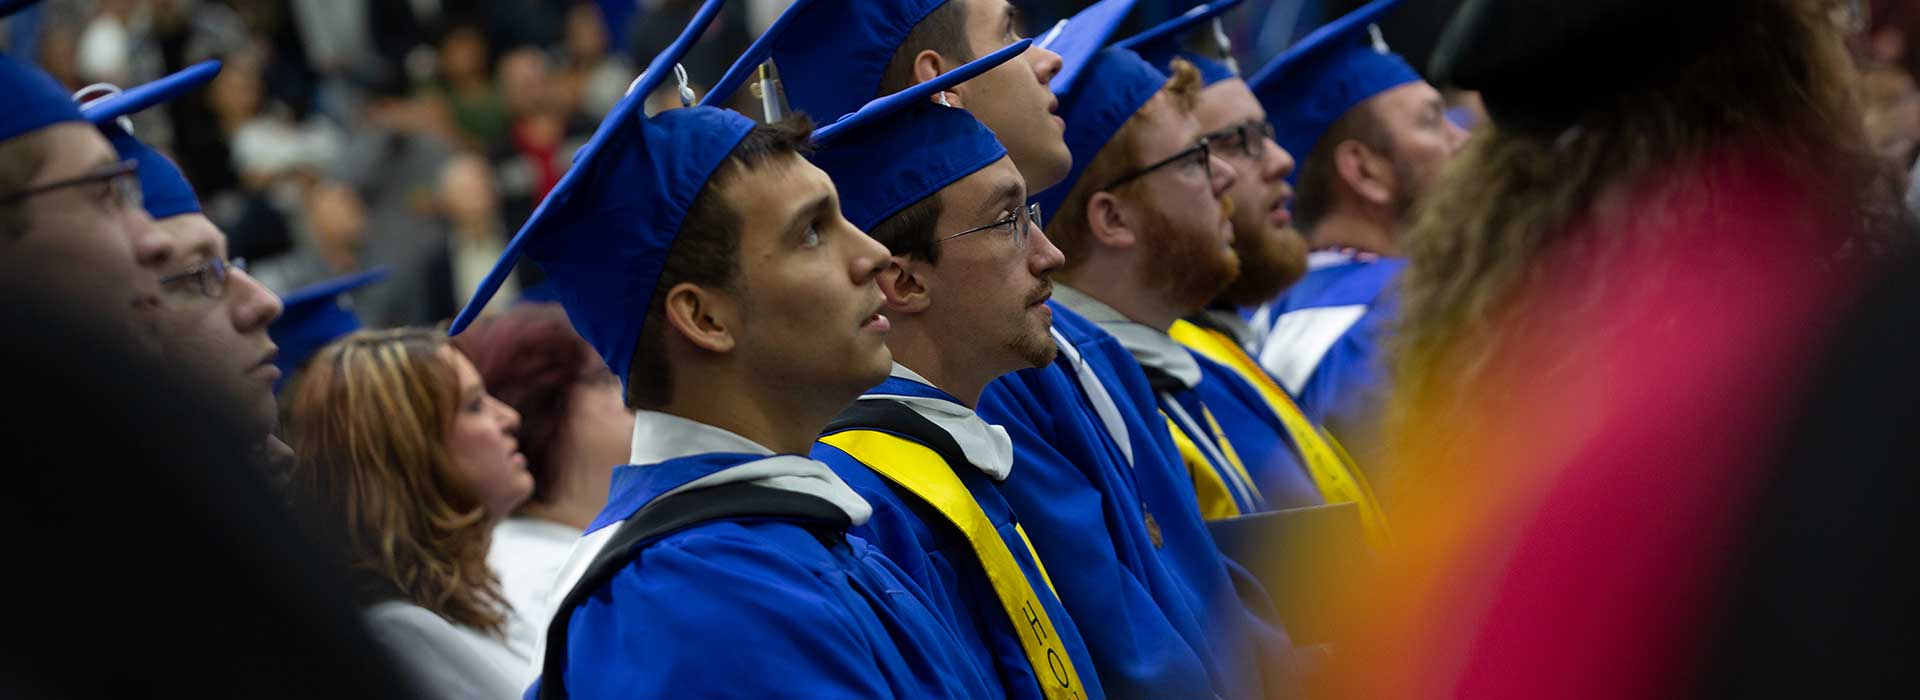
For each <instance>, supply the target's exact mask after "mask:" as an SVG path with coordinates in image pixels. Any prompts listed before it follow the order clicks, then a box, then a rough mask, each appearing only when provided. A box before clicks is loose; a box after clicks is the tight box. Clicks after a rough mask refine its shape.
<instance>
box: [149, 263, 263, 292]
mask: <svg viewBox="0 0 1920 700" xmlns="http://www.w3.org/2000/svg"><path fill="white" fill-rule="evenodd" d="M246 269H247V259H246V258H234V259H233V260H231V261H228V260H222V259H220V258H207V259H206V260H202V261H200V262H197V263H194V264H193V266H192V267H189V268H187V269H185V270H182V271H180V272H176V273H173V274H171V275H167V276H165V277H161V278H160V288H161V289H163V290H166V291H169V292H172V291H175V290H178V291H180V292H182V293H191V294H198V295H200V296H203V297H206V298H208V299H219V298H220V297H223V296H226V295H227V279H228V278H229V277H230V276H232V274H233V273H234V271H236V270H238V271H241V272H245V271H246Z"/></svg>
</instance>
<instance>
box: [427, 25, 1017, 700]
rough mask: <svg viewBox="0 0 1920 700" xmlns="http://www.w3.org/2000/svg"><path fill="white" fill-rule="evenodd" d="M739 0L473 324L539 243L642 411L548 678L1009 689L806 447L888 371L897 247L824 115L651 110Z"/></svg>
mask: <svg viewBox="0 0 1920 700" xmlns="http://www.w3.org/2000/svg"><path fill="white" fill-rule="evenodd" d="M720 6H721V3H720V2H719V1H718V0H710V1H709V2H707V3H706V4H705V5H703V6H702V7H701V9H700V11H699V13H698V14H697V15H696V16H695V18H694V21H693V23H692V24H691V26H689V27H688V28H687V30H686V31H685V32H684V33H683V34H682V35H681V36H680V37H679V38H678V39H677V40H676V41H675V42H674V43H673V44H672V45H670V46H669V47H668V48H667V49H666V50H665V51H663V52H662V53H661V54H660V56H658V57H657V58H655V59H654V61H653V63H652V64H651V65H650V66H648V68H647V70H646V72H645V73H643V74H642V78H641V79H640V80H638V81H636V85H635V87H634V89H632V90H630V91H629V93H628V95H627V97H626V98H624V99H623V100H622V101H621V102H620V104H619V105H618V106H616V107H615V109H614V111H613V112H612V113H611V114H610V115H608V117H607V118H606V120H605V121H604V122H603V123H602V125H601V127H600V129H599V130H598V132H596V133H595V135H594V136H593V138H592V139H591V140H590V141H588V143H587V144H586V145H585V146H584V147H582V150H581V152H580V154H579V155H578V156H577V157H576V159H575V161H574V164H573V167H572V168H570V169H569V170H568V171H567V173H566V174H565V175H564V176H563V177H562V179H561V181H560V183H559V184H558V185H557V186H556V188H555V190H554V191H553V193H552V194H550V195H548V197H547V198H546V199H545V200H544V201H543V202H542V203H541V205H540V207H539V208H538V209H537V210H536V211H535V213H534V214H533V216H532V218H531V219H530V220H529V221H528V223H527V224H526V226H525V227H524V228H523V229H522V230H521V231H520V233H519V234H518V235H517V236H515V237H514V239H513V240H512V241H510V242H509V244H508V250H507V252H506V254H505V255H504V256H503V258H502V259H501V261H500V262H499V264H498V265H496V266H495V268H494V270H493V272H492V273H491V274H490V275H489V276H488V277H487V278H486V280H485V281H484V282H483V284H482V285H481V286H480V288H479V291H478V292H477V293H476V294H475V297H474V298H473V299H472V300H471V301H470V302H469V303H468V304H467V306H466V308H465V309H464V310H462V312H461V313H460V315H459V316H458V317H457V318H455V320H454V323H453V326H452V331H453V332H454V333H458V332H460V331H461V330H463V329H465V328H466V327H467V325H468V324H470V323H471V322H472V321H473V320H474V318H475V317H476V316H477V315H478V312H479V310H480V309H482V308H484V307H485V305H486V302H487V300H488V298H489V297H490V296H491V295H492V294H493V292H494V291H495V290H496V289H498V287H499V284H500V282H501V281H502V280H503V279H504V277H505V276H506V275H507V274H509V273H510V272H511V271H512V269H513V265H514V262H515V261H516V260H518V259H519V258H520V257H521V256H523V255H524V256H525V257H526V258H528V259H530V260H532V261H533V262H534V263H536V264H538V265H540V266H541V267H542V268H543V269H544V270H545V272H546V273H547V275H548V280H549V281H550V282H551V283H552V285H553V288H554V292H555V294H556V295H557V296H558V297H559V298H560V302H561V305H562V306H563V307H564V308H565V309H566V312H567V316H568V318H569V320H571V321H572V323H573V325H574V328H575V329H576V330H578V331H579V332H580V335H581V336H582V337H583V338H585V339H586V340H587V342H588V344H589V345H592V346H593V347H594V349H595V351H596V352H598V353H599V354H600V356H601V358H602V359H603V360H604V361H605V362H606V363H607V366H608V367H609V369H611V370H612V372H613V373H614V375H615V376H617V377H619V378H620V380H621V382H622V385H623V387H624V389H625V391H626V397H627V403H628V405H629V406H632V407H635V408H637V409H641V410H639V411H638V415H637V416H636V418H635V422H634V436H633V453H632V464H630V465H627V466H621V467H616V468H615V470H614V476H613V482H612V485H611V491H610V493H609V496H608V499H607V506H606V509H605V510H603V511H602V512H601V514H600V515H599V517H597V518H596V519H595V521H594V522H593V523H592V525H590V526H589V527H588V528H587V533H588V534H587V535H586V536H585V538H583V539H582V540H581V542H580V544H579V546H578V547H577V548H576V550H575V552H574V556H573V557H572V559H571V560H570V561H569V563H568V565H567V567H566V573H565V574H564V576H565V582H564V583H563V584H562V585H563V586H564V587H565V590H568V591H569V592H568V593H567V594H566V595H565V597H564V598H563V599H562V602H561V604H560V606H559V609H558V611H557V613H556V614H555V617H554V619H553V621H552V623H551V627H550V628H549V629H548V633H547V635H546V640H545V644H544V649H543V650H542V651H541V653H540V654H539V656H540V657H541V659H542V661H541V663H542V672H541V676H540V679H539V680H538V681H537V682H536V683H535V687H534V688H533V689H531V690H530V691H529V693H528V696H529V697H545V698H558V697H568V696H572V697H589V698H610V697H703V698H766V697H861V698H975V697H987V696H989V695H990V693H989V692H988V690H987V688H988V685H987V682H986V679H984V678H981V677H980V674H979V672H978V671H977V670H976V668H975V667H974V665H973V664H972V663H970V661H969V660H970V659H971V658H972V655H971V653H970V652H969V651H967V650H966V649H964V648H963V647H962V645H961V643H960V642H959V640H958V639H957V638H956V637H955V635H954V634H953V632H952V630H951V629H950V628H949V627H948V626H947V625H946V623H945V622H944V621H943V620H942V619H941V618H940V617H939V616H938V614H937V613H936V612H935V611H934V605H935V603H934V601H933V600H932V599H931V598H929V597H928V596H927V595H926V593H925V592H924V591H922V590H921V588H920V587H919V586H918V585H916V584H914V583H913V582H912V581H911V580H909V579H908V578H907V577H906V576H905V575H904V574H903V573H902V572H901V571H900V570H899V568H898V567H896V566H894V565H893V564H892V562H890V561H888V560H887V559H886V557H885V556H884V555H882V554H880V553H879V552H878V551H877V550H875V549H874V548H873V547H872V546H870V545H868V544H867V542H866V541H865V540H863V539H861V538H858V537H853V536H849V535H848V534H847V529H848V528H850V527H853V526H856V525H859V524H863V523H865V522H866V521H867V519H868V517H869V516H870V515H871V513H872V508H871V506H870V505H868V504H867V502H866V501H865V500H864V499H862V498H861V497H860V496H859V494H857V493H855V492H854V491H853V490H852V489H851V488H849V487H848V486H847V484H846V482H845V481H843V480H841V479H840V477H838V476H836V475H835V474H834V473H833V471H832V470H831V469H829V468H827V466H826V465H824V464H821V463H819V462H816V461H813V460H811V459H808V458H807V457H805V456H804V455H805V454H806V453H807V452H808V451H809V450H810V449H811V446H812V444H813V441H814V438H815V437H817V436H818V434H819V431H820V429H821V428H822V427H823V426H825V425H826V423H827V421H829V420H830V419H832V417H833V416H834V415H835V414H837V413H838V412H839V411H840V410H841V409H843V408H845V406H846V405H847V404H848V403H849V402H851V401H852V400H853V399H854V398H855V397H857V396H859V394H860V392H861V391H862V390H864V389H866V388H868V387H871V386H873V385H874V384H876V383H878V382H880V381H881V380H884V379H885V378H886V376H887V370H888V367H889V366H890V364H891V362H890V360H891V355H890V354H889V353H888V351H887V349H886V344H885V332H886V330H887V321H886V319H885V317H882V316H880V315H879V313H878V309H879V307H880V304H881V300H882V297H881V293H880V291H879V289H878V287H877V286H876V284H875V281H874V278H875V276H876V275H877V274H879V272H880V271H881V270H883V269H884V268H885V264H886V260H887V251H886V249H885V248H884V247H883V246H881V245H880V244H878V243H876V242H874V241H873V240H872V239H871V238H868V237H867V236H866V235H865V234H863V233H861V232H860V231H859V229H857V228H854V227H853V226H852V225H851V224H849V223H847V221H846V220H845V219H844V218H843V217H841V215H840V211H839V207H838V203H837V199H836V198H835V196H834V190H833V185H832V182H831V181H830V180H829V179H828V178H827V176H826V175H825V174H824V173H821V172H820V171H819V170H818V169H817V168H814V167H813V166H812V165H810V164H808V163H807V162H806V161H805V160H803V159H802V158H801V157H800V156H799V154H798V152H799V150H801V149H802V148H803V146H804V143H805V141H806V140H807V137H808V136H809V133H810V131H811V129H810V127H808V126H807V125H806V124H805V121H804V120H794V121H788V122H783V123H781V124H778V125H769V126H760V125H757V124H755V123H754V121H753V120H751V119H748V118H746V117H744V116H741V115H739V114H737V113H733V112H728V111H724V110H719V109H712V108H706V107H692V108H685V109H673V110H669V111H666V112H662V113H661V114H658V115H655V116H652V117H648V116H646V115H644V114H643V113H642V111H641V106H642V104H643V101H644V99H645V97H646V96H647V95H648V94H650V93H652V92H653V89H654V87H656V86H657V85H659V84H660V83H661V82H662V81H663V79H664V77H665V76H666V75H668V74H670V73H672V72H674V71H673V68H674V66H675V65H676V62H677V61H678V60H679V58H680V57H681V56H683V55H684V54H685V53H686V51H687V49H688V48H689V47H690V46H691V45H692V43H693V41H694V39H695V38H696V37H697V36H699V34H700V33H701V31H702V30H703V29H705V28H706V27H707V25H708V24H709V23H711V22H712V20H713V18H714V17H715V16H716V15H717V14H718V13H719V10H720ZM682 87H683V91H682V97H683V100H685V101H686V102H688V103H691V101H692V100H691V95H689V94H688V93H690V90H687V89H685V85H684V83H683V85H682Z"/></svg>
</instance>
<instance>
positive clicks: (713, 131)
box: [449, 0, 754, 384]
mask: <svg viewBox="0 0 1920 700" xmlns="http://www.w3.org/2000/svg"><path fill="white" fill-rule="evenodd" d="M723 4H724V3H723V2H722V1H721V0H707V2H706V3H705V4H703V5H701V7H700V11H699V12H697V13H695V15H694V18H693V22H692V23H691V24H689V25H688V27H687V29H686V30H685V31H684V32H682V33H681V34H680V36H679V38H677V39H675V40H674V42H673V43H672V44H671V45H668V46H667V48H666V50H665V51H662V52H660V55H659V56H656V57H654V59H653V63H652V64H651V65H649V66H647V70H646V72H645V73H642V74H641V76H640V79H639V80H638V81H635V83H634V85H633V87H632V88H630V89H628V91H627V95H626V97H624V98H621V100H620V103H619V104H618V105H615V106H614V109H613V112H612V113H610V114H608V115H607V118H606V120H605V121H603V122H601V124H600V128H599V129H598V130H597V131H595V132H594V134H593V138H591V139H589V140H588V141H587V143H586V145H584V146H581V147H580V150H579V152H578V153H576V154H575V155H574V159H573V165H572V167H570V168H568V169H567V172H566V174H565V175H562V176H561V178H560V182H559V184H556V185H554V188H553V191H552V192H549V193H548V194H547V197H546V199H544V200H541V202H540V206H539V207H538V208H536V209H535V210H534V212H533V216H532V217H531V218H529V219H528V220H527V223H526V225H524V226H522V227H521V228H520V232H519V233H518V234H516V235H515V236H514V237H513V240H511V241H508V242H507V247H506V251H505V252H504V253H503V254H502V255H501V257H500V260H499V262H497V263H495V264H494V266H493V270H492V271H491V272H489V273H487V277H486V279H484V280H482V281H481V284H480V288H479V289H478V290H477V291H475V292H474V295H473V298H472V299H470V300H468V301H467V305H466V308H463V309H461V310H460V314H459V315H458V316H456V317H454V319H453V325H452V327H451V328H450V329H449V331H450V332H451V333H455V334H457V333H460V332H461V331H463V330H466V328H467V326H468V325H470V324H472V323H473V321H474V319H475V318H477V317H479V315H480V310H481V309H484V308H486V305H487V301H488V300H490V299H492V298H493V295H494V293H495V292H498V291H499V290H500V285H501V283H502V282H504V281H506V278H507V276H508V275H510V274H512V273H513V268H514V264H515V263H516V262H517V261H519V259H520V257H521V256H523V255H524V256H526V257H527V258H528V259H530V260H532V261H534V262H535V263H538V264H539V265H540V267H541V269H542V270H544V271H545V272H546V273H547V281H548V282H549V283H551V284H552V285H553V291H554V296H555V297H557V298H558V300H559V301H560V305H561V306H562V307H564V308H565V309H566V310H567V318H568V319H569V320H570V321H572V322H573V327H574V329H575V330H578V331H579V332H580V335H581V337H583V338H586V340H587V342H588V344H590V345H592V346H593V349H594V350H595V351H596V352H598V353H600V357H601V359H603V360H605V361H606V363H607V368H608V369H610V370H612V371H613V373H614V375H615V376H618V377H620V380H621V382H622V383H623V384H624V383H625V382H626V380H627V372H628V368H629V366H630V365H631V363H632V360H633V349H634V343H635V341H636V340H637V339H638V338H639V335H640V326H641V324H643V323H644V322H645V321H646V315H647V309H648V306H649V304H650V302H651V301H652V297H653V287H654V284H655V282H657V281H658V280H659V277H660V270H661V267H662V266H663V265H664V264H665V263H666V258H667V252H668V251H669V250H670V249H671V248H672V247H673V242H674V239H675V238H676V237H677V236H678V234H679V232H680V224H681V222H682V220H684V219H685V218H686V214H687V208H688V207H690V206H691V205H692V204H693V200H694V198H695V197H696V196H698V195H699V194H700V191H701V189H703V188H705V187H706V184H707V178H708V177H711V176H712V175H713V171H714V170H715V169H717V168H719V167H720V164H721V163H724V162H725V161H726V159H727V157H728V156H729V155H730V154H731V153H732V152H733V149H734V147H735V146H738V145H740V140H741V139H743V138H746V135H747V133H748V132H750V131H752V130H753V128H754V121H753V120H752V119H748V118H747V117H745V116H742V115H740V114H738V113H736V112H730V111H726V110H721V109H715V108H712V107H690V108H686V109H673V110H667V111H665V112H662V113H660V114H659V115H656V116H654V117H651V118H649V117H647V116H646V112H645V111H644V110H643V109H642V107H643V105H644V103H645V101H646V98H647V95H649V94H651V93H652V92H653V91H654V88H656V87H659V85H660V83H661V82H662V81H663V80H665V78H666V76H667V75H668V74H670V73H672V72H673V71H672V69H673V66H674V65H675V64H677V63H678V62H679V60H680V59H681V57H683V56H685V55H686V53H687V50H688V49H689V48H692V46H693V42H694V40H695V39H697V38H698V37H699V36H700V34H701V32H703V31H705V29H706V28H707V26H708V25H709V24H711V23H712V22H713V19H714V17H716V16H717V15H718V14H719V12H720V7H721V5H723Z"/></svg>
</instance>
